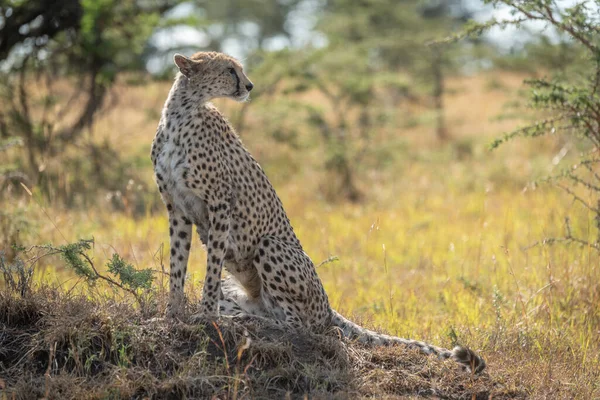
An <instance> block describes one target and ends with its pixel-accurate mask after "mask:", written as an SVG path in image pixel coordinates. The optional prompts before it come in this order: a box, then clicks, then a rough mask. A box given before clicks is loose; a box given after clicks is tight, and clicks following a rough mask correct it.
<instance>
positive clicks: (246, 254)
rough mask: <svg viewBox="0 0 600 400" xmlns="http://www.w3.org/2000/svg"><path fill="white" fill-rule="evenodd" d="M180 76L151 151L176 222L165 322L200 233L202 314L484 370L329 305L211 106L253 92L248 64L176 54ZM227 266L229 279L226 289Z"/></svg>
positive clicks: (457, 353)
mask: <svg viewBox="0 0 600 400" xmlns="http://www.w3.org/2000/svg"><path fill="white" fill-rule="evenodd" d="M174 61H175V64H176V65H177V67H178V68H179V73H178V74H177V77H176V78H175V83H174V84H173V87H172V88H171V91H170V93H169V96H168V98H167V101H166V103H165V106H164V108H163V111H162V117H161V119H160V122H159V125H158V129H157V132H156V137H155V138H154V141H153V143H152V154H151V157H152V163H153V164H154V172H155V176H156V182H157V184H158V189H159V191H160V194H161V197H162V200H163V202H164V203H165V205H166V207H167V211H168V216H169V234H170V251H171V253H170V291H169V303H168V306H167V317H169V318H173V317H176V316H177V315H178V314H179V312H180V311H181V309H182V306H183V300H184V291H183V288H184V283H185V276H186V269H187V263H188V257H189V252H190V247H191V242H192V226H196V229H197V231H198V234H199V235H200V239H201V241H202V243H203V244H204V245H205V247H206V252H207V266H206V278H205V281H204V287H203V292H202V301H201V305H200V310H201V312H200V314H199V316H202V317H208V318H216V317H218V316H219V314H220V313H222V314H228V315H233V314H238V315H240V314H245V315H251V316H255V317H258V318H266V319H269V320H270V321H272V322H273V323H276V324H278V325H280V326H283V327H291V328H296V329H301V328H309V329H311V330H316V331H323V330H325V329H327V328H329V327H330V326H332V325H333V326H336V327H338V328H339V330H340V331H341V332H342V333H343V335H344V336H345V337H348V338H351V339H355V340H358V341H360V342H363V343H367V344H373V345H392V344H402V345H406V346H409V347H415V348H418V349H420V350H421V351H422V352H423V353H426V354H435V355H437V356H438V357H440V358H453V359H455V360H456V361H458V362H459V363H460V364H462V365H463V366H464V367H465V368H467V369H469V370H472V371H475V372H480V371H482V370H483V369H484V368H485V362H484V361H483V360H482V359H481V358H480V357H479V356H478V355H477V354H476V353H474V352H473V351H471V350H469V349H466V348H463V347H457V348H455V349H454V350H447V349H443V348H439V347H436V346H432V345H430V344H427V343H423V342H418V341H414V340H409V339H402V338H398V337H392V336H387V335H383V334H379V333H376V332H373V331H370V330H367V329H364V328H362V327H360V326H359V325H357V324H355V323H353V322H351V321H349V320H347V319H346V318H344V317H343V316H341V315H340V314H338V313H337V312H336V311H335V310H333V309H332V308H331V306H330V305H329V300H328V298H327V294H326V293H325V290H324V289H323V285H322V284H321V281H320V279H319V277H318V276H317V273H316V270H315V266H314V264H313V262H312V261H311V259H310V258H309V257H308V255H306V253H305V252H304V251H303V249H302V245H301V244H300V242H299V240H298V238H297V237H296V234H295V233H294V230H293V228H292V225H291V224H290V221H289V219H288V217H287V215H286V213H285V210H284V209H283V205H282V203H281V200H280V199H279V197H278V196H277V194H276V193H275V190H274V189H273V186H272V185H271V183H270V182H269V179H268V178H267V176H266V175H265V173H264V172H263V170H262V168H261V167H260V165H259V164H258V163H257V162H256V160H255V159H254V158H253V157H252V155H250V153H249V152H248V151H247V150H246V148H245V147H244V146H243V144H242V142H241V140H240V138H239V137H238V136H237V134H236V133H235V132H234V130H233V128H232V127H231V125H230V124H229V123H228V121H227V120H226V119H225V117H223V115H222V114H221V113H220V112H219V111H218V110H217V109H216V108H215V107H214V106H213V105H212V104H211V103H210V102H209V101H210V100H212V99H214V98H217V97H229V98H232V99H234V100H237V101H244V100H246V99H247V98H248V95H249V93H250V91H251V90H252V88H253V84H252V82H250V80H249V79H248V77H247V76H246V75H245V73H244V71H243V68H242V65H241V64H240V63H239V62H238V61H237V60H235V59H234V58H231V57H229V56H226V55H224V54H220V53H214V52H200V53H196V54H194V55H193V56H192V57H190V58H188V57H184V56H182V55H175V57H174ZM223 267H224V268H225V269H226V270H227V271H228V272H229V273H230V275H231V277H230V278H229V280H228V281H227V282H229V284H227V285H223V282H222V281H221V274H222V270H223Z"/></svg>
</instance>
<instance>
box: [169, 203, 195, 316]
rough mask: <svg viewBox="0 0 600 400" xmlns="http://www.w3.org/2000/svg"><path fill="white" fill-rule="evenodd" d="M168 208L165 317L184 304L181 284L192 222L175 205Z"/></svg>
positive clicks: (188, 253) (185, 267)
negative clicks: (168, 253)
mask: <svg viewBox="0 0 600 400" xmlns="http://www.w3.org/2000/svg"><path fill="white" fill-rule="evenodd" d="M167 209H168V210H169V237H170V243H171V256H170V277H169V302H168V304H167V318H176V317H178V316H179V315H181V311H182V308H183V304H184V293H183V286H184V283H185V274H186V272H187V263H188V258H189V255H190V247H191V241H192V223H191V221H190V220H189V219H188V218H186V216H185V215H184V214H183V212H181V211H180V210H179V209H177V208H176V207H173V206H171V205H167Z"/></svg>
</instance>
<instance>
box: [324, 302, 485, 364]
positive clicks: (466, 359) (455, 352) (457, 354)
mask: <svg viewBox="0 0 600 400" xmlns="http://www.w3.org/2000/svg"><path fill="white" fill-rule="evenodd" d="M332 311H333V319H332V325H334V326H336V327H338V328H339V329H340V331H341V332H342V335H343V336H344V337H346V338H348V339H353V340H356V341H358V342H360V343H364V344H368V345H374V346H392V345H397V344H399V345H404V346H408V347H409V348H417V349H419V350H420V351H421V352H422V353H424V354H434V355H436V356H437V357H438V358H441V359H447V358H451V359H453V360H455V361H456V362H458V363H459V364H461V365H462V366H463V368H465V369H466V370H467V371H469V372H471V371H474V372H475V373H477V374H478V373H480V372H482V371H483V370H484V369H485V367H486V364H485V361H484V360H483V359H482V358H481V357H480V356H479V355H478V354H477V353H475V352H474V351H473V350H470V349H468V348H466V347H462V346H456V347H455V348H454V349H452V350H448V349H444V348H441V347H437V346H433V345H431V344H428V343H425V342H419V341H417V340H411V339H404V338H400V337H395V336H388V335H384V334H381V333H377V332H374V331H370V330H368V329H365V328H363V327H361V326H360V325H358V324H355V323H354V322H352V321H349V320H348V319H346V318H344V317H343V316H342V315H340V314H339V313H338V312H337V311H335V310H332Z"/></svg>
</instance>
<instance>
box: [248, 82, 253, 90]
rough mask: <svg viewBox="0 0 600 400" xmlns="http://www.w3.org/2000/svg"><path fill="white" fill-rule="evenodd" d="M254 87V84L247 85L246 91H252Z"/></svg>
mask: <svg viewBox="0 0 600 400" xmlns="http://www.w3.org/2000/svg"><path fill="white" fill-rule="evenodd" d="M253 87H254V85H253V84H252V82H250V83H248V84H247V85H246V90H247V91H251V90H252V88H253Z"/></svg>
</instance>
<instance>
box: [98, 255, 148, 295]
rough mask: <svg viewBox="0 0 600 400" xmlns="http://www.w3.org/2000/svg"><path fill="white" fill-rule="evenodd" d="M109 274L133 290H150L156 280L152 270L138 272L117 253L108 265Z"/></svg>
mask: <svg viewBox="0 0 600 400" xmlns="http://www.w3.org/2000/svg"><path fill="white" fill-rule="evenodd" d="M106 266H107V268H108V272H110V273H111V274H113V275H115V276H116V277H117V278H119V281H120V282H121V283H122V284H123V285H125V286H127V287H128V288H130V289H132V290H138V289H150V287H151V286H152V281H153V279H154V277H153V275H152V270H151V269H143V270H137V269H135V268H134V267H133V265H131V264H129V263H127V262H126V261H125V260H123V258H122V257H121V256H119V255H118V254H117V253H114V254H113V255H112V258H111V259H110V260H109V261H108V263H107V264H106Z"/></svg>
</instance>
